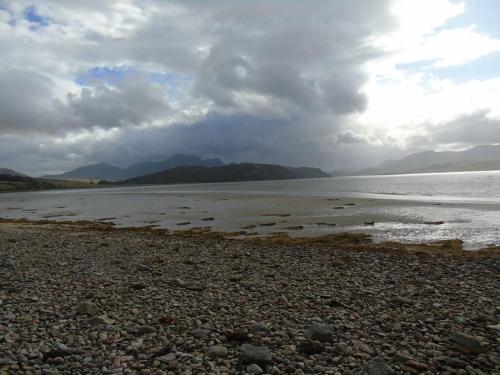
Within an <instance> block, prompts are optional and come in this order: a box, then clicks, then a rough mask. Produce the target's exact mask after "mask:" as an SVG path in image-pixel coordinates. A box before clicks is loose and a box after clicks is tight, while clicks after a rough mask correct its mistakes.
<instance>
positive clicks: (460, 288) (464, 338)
mask: <svg viewBox="0 0 500 375" xmlns="http://www.w3.org/2000/svg"><path fill="white" fill-rule="evenodd" d="M0 243H1V244H2V246H1V247H0V276H1V288H0V301H1V302H2V316H1V317H0V325H1V327H2V337H4V340H1V341H0V353H2V354H1V355H0V370H2V371H10V372H16V371H17V372H29V371H31V372H33V373H34V372H36V371H39V370H42V369H43V370H44V371H48V372H50V371H60V372H61V371H62V372H64V371H70V370H71V371H77V372H78V373H88V374H92V373H104V374H106V373H108V374H113V373H125V374H133V373H144V374H147V373H151V374H152V373H169V371H170V372H171V373H179V374H188V373H191V374H199V373H227V374H241V373H252V374H255V373H262V372H266V373H270V374H284V373H296V374H299V373H324V374H337V373H339V374H358V373H361V372H363V371H364V373H367V374H380V373H382V374H390V373H392V371H395V372H396V373H409V374H412V373H429V374H431V373H444V372H449V373H466V372H468V373H477V374H492V373H496V372H498V371H499V370H500V367H499V366H500V353H499V349H500V344H499V342H498V338H499V329H500V327H499V326H498V316H499V314H500V310H499V309H500V307H499V306H498V301H499V300H500V291H499V288H498V256H497V255H498V253H496V252H493V251H490V252H474V253H473V254H474V255H473V254H471V252H463V251H461V250H460V249H459V246H457V245H458V244H457V243H453V242H446V243H441V244H440V245H438V244H434V245H421V246H420V247H408V246H406V245H401V244H400V245H396V244H389V243H387V244H385V245H384V244H373V243H371V242H370V240H369V238H368V237H367V236H366V235H365V236H363V235H359V236H356V235H352V234H348V235H344V236H336V237H330V238H326V237H325V238H323V239H321V240H320V239H316V240H315V241H312V240H311V239H307V240H306V239H290V238H284V237H274V238H271V239H266V240H264V239H262V240H254V241H240V240H231V239H226V238H224V236H223V235H222V234H220V233H219V234H216V233H209V232H202V231H200V232H198V233H194V232H193V231H180V232H178V233H172V232H168V231H165V230H154V229H151V228H140V229H114V228H113V227H112V226H110V225H109V224H96V223H84V222H82V223H64V224H61V223H59V224H53V223H47V222H45V223H42V222H38V223H30V222H27V221H18V222H14V221H5V220H4V221H2V222H1V223H0ZM27 338H29V339H27ZM377 371H383V372H377ZM457 371H458V372H457ZM460 371H462V372H460Z"/></svg>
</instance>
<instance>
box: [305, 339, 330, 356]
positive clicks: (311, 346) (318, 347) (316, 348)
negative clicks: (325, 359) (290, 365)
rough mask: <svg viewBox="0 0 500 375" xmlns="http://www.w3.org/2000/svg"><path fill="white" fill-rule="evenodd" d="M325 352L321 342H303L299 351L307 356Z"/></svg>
mask: <svg viewBox="0 0 500 375" xmlns="http://www.w3.org/2000/svg"><path fill="white" fill-rule="evenodd" d="M324 350H325V346H324V345H323V344H322V343H321V342H319V341H314V340H307V341H303V342H301V343H300V346H299V351H300V352H302V353H304V354H307V355H313V354H319V353H322V352H323V351H324Z"/></svg>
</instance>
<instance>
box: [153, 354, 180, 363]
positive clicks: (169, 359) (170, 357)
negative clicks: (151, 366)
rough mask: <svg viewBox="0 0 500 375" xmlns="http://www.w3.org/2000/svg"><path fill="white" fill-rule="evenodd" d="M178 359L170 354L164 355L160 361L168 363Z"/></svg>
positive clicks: (159, 358)
mask: <svg viewBox="0 0 500 375" xmlns="http://www.w3.org/2000/svg"><path fill="white" fill-rule="evenodd" d="M175 358H176V356H175V353H168V354H165V355H162V356H161V357H158V358H157V359H158V361H160V362H164V363H168V362H170V361H173V360H174V359H175Z"/></svg>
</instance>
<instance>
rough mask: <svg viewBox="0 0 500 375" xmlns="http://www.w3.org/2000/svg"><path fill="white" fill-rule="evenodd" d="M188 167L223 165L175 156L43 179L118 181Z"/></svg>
mask: <svg viewBox="0 0 500 375" xmlns="http://www.w3.org/2000/svg"><path fill="white" fill-rule="evenodd" d="M188 165H190V166H206V167H216V166H221V165H224V163H223V162H222V161H221V160H220V159H202V158H200V157H199V156H195V155H183V154H175V155H173V156H171V157H170V158H168V159H166V160H163V161H158V162H156V161H145V162H142V163H137V164H133V165H131V166H129V167H127V168H119V167H115V166H113V165H110V164H106V163H99V164H92V165H86V166H83V167H79V168H76V169H74V170H71V171H68V172H65V173H62V174H59V175H48V176H43V178H49V179H66V180H68V179H69V180H107V181H118V180H125V179H129V178H133V177H138V176H144V175H147V174H152V173H156V172H161V171H164V170H166V169H170V168H175V167H181V166H188Z"/></svg>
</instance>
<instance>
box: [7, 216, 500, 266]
mask: <svg viewBox="0 0 500 375" xmlns="http://www.w3.org/2000/svg"><path fill="white" fill-rule="evenodd" d="M2 225H12V226H14V227H16V226H21V227H23V226H25V227H27V228H30V227H38V228H40V227H41V228H44V229H47V230H56V231H57V230H80V231H100V232H125V233H142V234H146V233H147V234H152V235H157V236H166V237H182V238H195V239H222V240H229V241H239V242H244V243H253V244H263V245H277V246H280V245H281V246H296V245H303V246H328V247H336V246H342V247H343V248H344V249H345V250H346V251H367V252H375V253H389V254H417V255H432V256H457V257H470V258H475V257H477V258H500V246H490V247H485V248H481V249H477V250H464V248H463V241H462V240H460V239H451V240H438V241H430V242H422V243H402V242H397V241H379V242H375V241H373V238H372V236H371V235H369V234H366V233H362V232H338V233H333V234H326V235H318V236H305V237H300V236H290V235H288V234H286V233H277V234H270V235H258V234H256V235H254V236H251V237H246V236H245V234H247V233H243V232H244V231H235V232H225V231H216V230H213V229H212V228H211V227H210V226H206V227H197V228H190V229H176V230H171V229H166V228H158V227H156V226H154V225H144V226H133V227H119V226H116V224H115V223H113V222H103V221H87V220H77V221H54V220H28V219H25V218H22V219H4V218H0V227H1V226H2ZM250 234H251V233H250Z"/></svg>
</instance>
